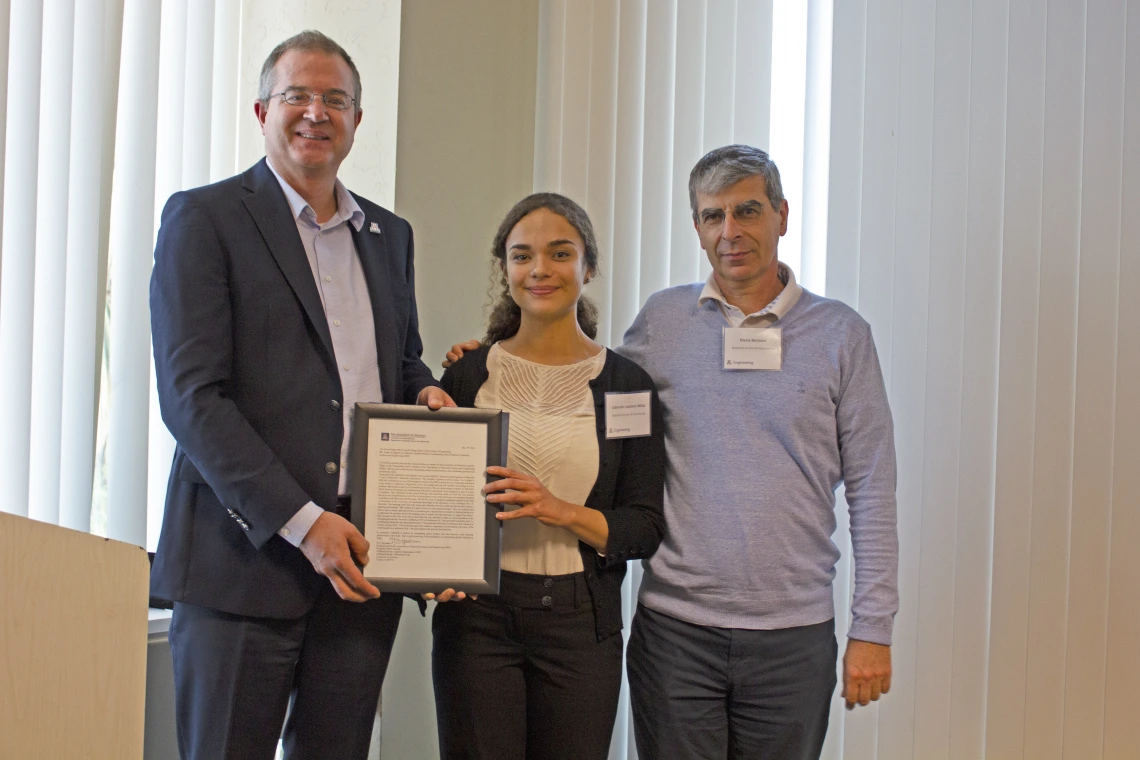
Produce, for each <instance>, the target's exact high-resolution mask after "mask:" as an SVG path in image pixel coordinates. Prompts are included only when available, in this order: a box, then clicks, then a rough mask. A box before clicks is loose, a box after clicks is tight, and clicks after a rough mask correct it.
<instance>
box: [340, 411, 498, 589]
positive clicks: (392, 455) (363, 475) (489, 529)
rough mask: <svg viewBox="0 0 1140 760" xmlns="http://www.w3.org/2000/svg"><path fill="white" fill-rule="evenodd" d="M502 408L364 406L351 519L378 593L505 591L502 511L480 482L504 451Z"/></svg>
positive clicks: (358, 422) (352, 450) (356, 424)
mask: <svg viewBox="0 0 1140 760" xmlns="http://www.w3.org/2000/svg"><path fill="white" fill-rule="evenodd" d="M508 419H509V415H508V414H507V413H506V412H502V411H499V410H497V409H455V408H445V409H439V410H437V411H431V410H430V409H428V408H427V407H424V406H405V405H401V404H357V405H356V410H355V413H354V415H353V424H352V440H351V441H350V444H349V459H350V462H351V464H352V471H351V472H352V522H353V524H354V525H356V527H357V529H358V530H359V531H360V532H361V534H363V535H364V537H365V538H366V539H367V540H368V543H369V552H368V559H369V561H368V564H367V565H365V567H364V571H363V572H364V577H365V578H367V579H368V580H369V581H371V582H372V584H373V585H374V586H376V588H378V589H380V590H381V591H400V592H420V593H423V592H432V593H438V592H440V591H443V590H444V589H447V588H453V589H455V590H457V591H464V592H466V593H470V594H479V593H484V594H497V593H498V591H499V549H500V538H501V535H502V526H501V523H500V522H499V521H498V520H496V519H495V513H496V512H498V511H500V509H501V508H500V507H499V506H498V505H496V504H488V503H487V500H486V498H485V497H484V494H483V492H482V488H483V486H484V485H485V484H486V483H487V482H488V481H489V480H493V478H491V477H489V476H488V475H487V473H486V470H487V467H489V466H491V465H499V466H502V465H503V464H504V463H505V462H506V458H507V432H508Z"/></svg>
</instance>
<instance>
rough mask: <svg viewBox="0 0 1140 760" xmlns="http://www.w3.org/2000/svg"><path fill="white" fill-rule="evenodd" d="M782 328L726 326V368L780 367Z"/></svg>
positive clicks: (771, 368) (772, 368) (776, 368)
mask: <svg viewBox="0 0 1140 760" xmlns="http://www.w3.org/2000/svg"><path fill="white" fill-rule="evenodd" d="M782 357H783V349H782V348H781V344H780V328H779V327H769V328H766V329H760V328H756V327H726V328H724V368H725V369H768V370H778V369H780V362H781V360H782Z"/></svg>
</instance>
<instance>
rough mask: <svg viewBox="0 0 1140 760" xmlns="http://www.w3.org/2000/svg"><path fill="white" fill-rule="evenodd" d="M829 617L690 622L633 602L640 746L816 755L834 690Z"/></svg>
mask: <svg viewBox="0 0 1140 760" xmlns="http://www.w3.org/2000/svg"><path fill="white" fill-rule="evenodd" d="M837 654H838V645H837V644H836V641H835V621H834V620H829V621H827V622H824V623H818V624H816V625H808V626H802V627H799V628H785V629H781V630H773V631H753V630H744V629H739V628H712V627H709V626H701V625H694V624H692V623H686V622H684V621H682V620H678V619H676V618H673V617H669V616H668V615H663V614H661V613H660V612H654V611H653V610H650V609H648V608H646V607H643V606H641V605H638V608H637V614H636V615H635V616H634V618H633V626H632V630H631V631H630V638H629V650H628V651H627V653H626V658H627V662H628V667H629V690H630V702H631V705H632V707H633V725H634V736H635V738H636V740H637V751H638V754H639V755H640V756H641V757H643V758H653V760H681V759H682V758H683V759H684V760H689V759H690V758H691V759H693V760H696V759H697V758H700V760H724V759H725V758H733V759H734V760H736V759H739V760H744V758H748V760H815V759H816V758H818V757H819V754H820V751H821V750H822V748H823V738H824V736H825V735H826V734H827V716H828V709H829V706H830V702H831V695H832V692H834V691H835V683H836V671H835V662H836V656H837Z"/></svg>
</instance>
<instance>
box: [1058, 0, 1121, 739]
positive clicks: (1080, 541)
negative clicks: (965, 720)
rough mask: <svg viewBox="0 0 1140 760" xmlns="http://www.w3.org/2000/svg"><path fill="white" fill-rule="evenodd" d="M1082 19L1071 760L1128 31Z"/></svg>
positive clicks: (1089, 664)
mask: <svg viewBox="0 0 1140 760" xmlns="http://www.w3.org/2000/svg"><path fill="white" fill-rule="evenodd" d="M1087 13H1088V15H1087V28H1086V33H1087V40H1086V42H1085V72H1084V84H1083V88H1084V127H1083V137H1084V144H1083V145H1082V147H1081V180H1080V183H1081V197H1080V254H1079V256H1080V263H1079V275H1078V276H1079V283H1078V295H1077V364H1076V386H1075V392H1076V398H1075V409H1074V420H1075V422H1074V431H1073V434H1074V438H1073V496H1072V498H1073V513H1074V514H1073V517H1074V519H1073V521H1072V526H1071V528H1070V530H1071V537H1070V542H1069V551H1070V565H1069V589H1068V591H1069V614H1068V630H1067V631H1066V641H1065V646H1066V652H1065V692H1066V694H1065V719H1064V746H1063V748H1062V756H1063V757H1065V758H1071V759H1072V760H1076V759H1077V758H1084V757H1099V756H1101V753H1102V751H1103V749H1104V747H1103V724H1104V710H1105V682H1106V671H1105V661H1106V658H1107V633H1108V596H1109V558H1110V556H1111V555H1110V551H1111V532H1112V514H1113V510H1112V482H1113V466H1114V463H1113V452H1112V449H1113V440H1114V434H1115V427H1116V397H1117V393H1116V351H1117V338H1116V333H1117V320H1118V310H1117V304H1118V297H1119V296H1118V293H1117V291H1116V289H1115V288H1113V287H1112V285H1111V283H1113V282H1115V281H1116V280H1117V279H1118V277H1119V274H1120V257H1121V247H1120V220H1121V213H1122V210H1123V209H1122V207H1121V193H1120V188H1121V183H1122V176H1121V173H1122V168H1121V155H1122V152H1123V144H1124V66H1125V50H1124V40H1125V30H1126V25H1127V18H1126V16H1127V14H1126V7H1125V5H1124V4H1123V3H1117V2H1105V0H1089V3H1088V6H1087ZM1133 255H1135V249H1133ZM1126 297H1128V296H1126Z"/></svg>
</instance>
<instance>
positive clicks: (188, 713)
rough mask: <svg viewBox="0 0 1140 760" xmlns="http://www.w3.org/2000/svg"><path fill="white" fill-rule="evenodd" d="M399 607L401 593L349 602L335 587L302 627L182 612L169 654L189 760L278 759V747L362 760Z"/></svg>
mask: <svg viewBox="0 0 1140 760" xmlns="http://www.w3.org/2000/svg"><path fill="white" fill-rule="evenodd" d="M269 593H272V591H270V592H269ZM402 606H403V597H402V596H400V595H399V594H384V595H383V596H381V597H380V598H379V599H375V600H372V601H369V602H364V603H362V604H357V603H354V602H346V601H343V600H341V599H340V598H339V597H337V596H336V594H335V592H333V590H332V587H331V586H329V587H328V588H327V589H325V590H324V591H322V593H321V595H320V596H319V597H318V599H317V602H316V604H315V605H314V606H313V609H312V610H310V611H309V614H308V615H306V616H304V617H301V618H298V619H296V620H274V619H269V618H250V617H243V616H241V615H230V614H227V613H224V612H218V611H217V610H211V609H208V608H206V607H197V606H195V605H191V604H182V603H176V604H175V605H174V617H173V618H172V620H171V622H170V651H171V653H172V655H173V658H174V689H175V713H176V716H177V723H178V751H179V754H180V755H181V756H182V758H183V760H222V759H228V758H234V759H235V760H262V759H264V760H272V758H273V757H274V755H275V754H276V751H277V740H278V738H282V739H283V740H284V745H285V757H287V758H290V760H301V759H302V758H304V759H306V760H308V759H309V758H337V760H340V759H341V758H349V759H353V758H358V759H359V760H365V758H367V757H368V743H369V740H370V738H371V736H372V722H373V716H374V715H375V713H376V703H377V701H378V700H379V699H380V685H381V683H382V682H383V680H384V671H385V670H387V668H388V657H389V655H390V654H391V651H392V642H393V641H394V640H395V638H396V627H397V625H398V624H399V622H400V612H401V610H402ZM286 710H288V713H289V720H288V723H286V724H285V728H284V732H282V724H283V723H285V714H286Z"/></svg>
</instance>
